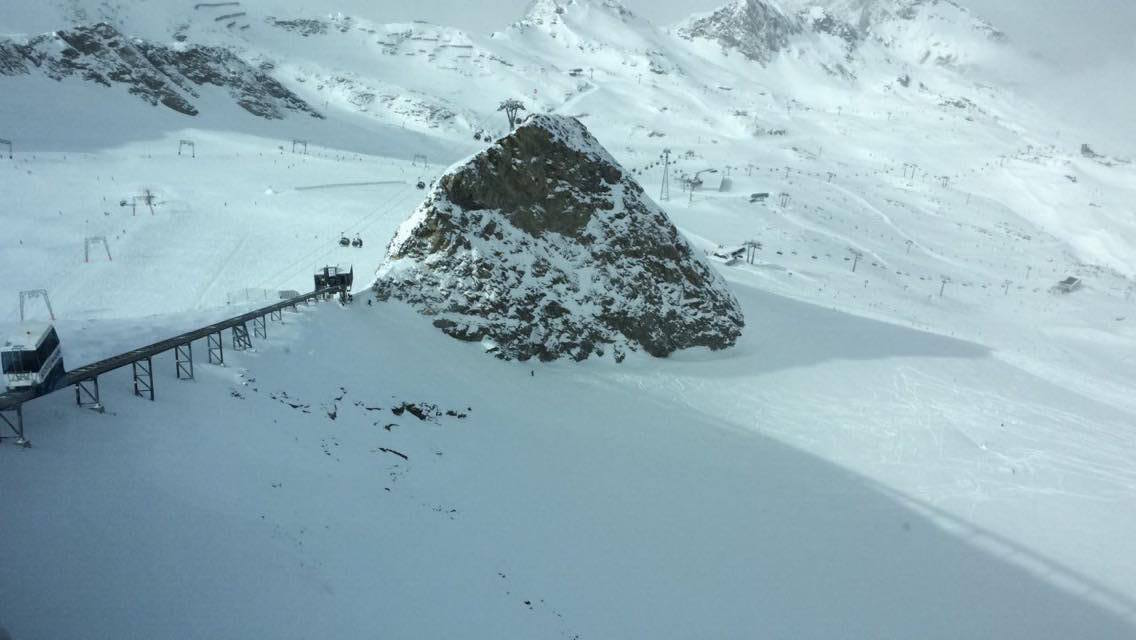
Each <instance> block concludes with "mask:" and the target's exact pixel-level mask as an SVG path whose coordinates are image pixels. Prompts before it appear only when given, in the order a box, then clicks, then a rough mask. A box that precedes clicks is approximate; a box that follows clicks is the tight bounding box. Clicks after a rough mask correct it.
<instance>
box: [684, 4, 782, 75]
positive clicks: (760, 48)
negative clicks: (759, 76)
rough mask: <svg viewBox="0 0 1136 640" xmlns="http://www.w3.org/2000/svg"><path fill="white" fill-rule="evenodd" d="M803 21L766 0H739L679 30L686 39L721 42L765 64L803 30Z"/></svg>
mask: <svg viewBox="0 0 1136 640" xmlns="http://www.w3.org/2000/svg"><path fill="white" fill-rule="evenodd" d="M801 31H802V29H801V23H800V22H799V21H798V20H797V19H796V18H794V17H791V16H789V15H787V14H785V13H784V12H782V11H781V9H780V8H778V7H776V6H775V5H771V4H767V3H765V2H763V1H762V0H736V1H735V2H733V3H731V4H728V5H726V6H724V7H722V8H720V9H718V10H717V11H715V12H713V13H711V14H710V15H708V16H705V17H702V18H695V19H693V20H691V21H690V22H689V23H688V24H686V25H685V26H683V27H681V28H680V29H679V35H681V36H682V37H684V38H688V39H694V38H704V39H707V40H715V41H717V42H718V43H719V44H720V45H721V46H722V48H723V49H733V50H736V51H738V52H739V53H741V54H742V55H744V56H745V57H747V58H749V59H750V60H754V61H757V62H761V63H767V62H769V61H770V60H772V59H773V56H774V55H775V54H777V53H778V52H779V51H781V50H783V49H785V48H787V47H788V46H789V38H790V37H791V36H793V35H796V34H798V33H801Z"/></svg>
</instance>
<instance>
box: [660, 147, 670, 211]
mask: <svg viewBox="0 0 1136 640" xmlns="http://www.w3.org/2000/svg"><path fill="white" fill-rule="evenodd" d="M670 199H671V150H670V149H663V184H662V186H661V187H659V200H670Z"/></svg>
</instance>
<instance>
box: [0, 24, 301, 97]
mask: <svg viewBox="0 0 1136 640" xmlns="http://www.w3.org/2000/svg"><path fill="white" fill-rule="evenodd" d="M31 73H42V74H43V75H45V76H47V77H49V78H52V79H54V80H62V79H64V78H72V77H74V78H81V79H83V80H87V81H90V82H96V83H98V84H101V85H105V86H108V87H110V86H124V87H125V88H126V90H127V91H129V92H130V93H131V94H133V95H136V96H138V97H139V98H141V99H143V100H145V101H146V102H149V103H150V104H152V105H158V104H161V105H164V106H166V107H168V108H170V109H173V110H174V111H177V112H179V113H184V114H186V115H190V116H193V115H197V113H198V108H197V106H196V105H195V101H196V100H197V99H198V98H200V97H201V93H200V89H201V88H202V87H205V86H216V87H221V88H224V89H226V90H228V92H229V94H230V95H231V96H232V97H233V99H234V100H235V101H236V103H237V104H239V105H240V106H241V107H242V108H244V109H245V110H246V111H248V112H249V113H251V114H253V115H256V116H259V117H261V118H268V119H280V118H283V117H284V116H285V115H286V114H287V113H288V112H290V111H291V112H297V113H304V114H307V115H309V116H312V117H315V118H322V117H323V116H322V115H320V114H319V113H318V112H317V111H316V110H315V109H313V108H312V107H311V106H309V105H308V104H307V103H306V102H304V101H303V100H301V99H300V98H299V97H298V96H297V95H296V94H294V93H292V92H291V91H289V90H288V89H287V88H286V87H284V85H282V84H280V83H279V82H277V81H276V80H274V79H273V78H271V77H270V76H268V75H266V74H265V73H264V72H262V71H260V70H259V69H257V68H255V67H253V66H251V65H249V64H248V63H247V62H245V61H244V60H242V59H241V58H239V57H238V56H237V55H236V54H234V53H233V52H231V51H229V50H228V49H224V48H221V47H207V46H199V45H187V44H181V43H179V44H178V45H176V46H165V45H158V44H154V43H151V42H146V41H143V40H139V39H130V38H127V37H125V36H123V35H122V34H121V33H120V32H119V31H118V30H116V29H115V28H114V27H112V26H111V25H109V24H105V23H99V24H95V25H92V26H83V27H75V28H73V29H69V30H65V31H56V32H53V33H50V34H46V35H42V36H37V37H35V38H33V39H31V40H30V41H28V42H27V43H22V44H21V43H16V42H3V41H0V76H3V75H7V76H16V75H26V74H31Z"/></svg>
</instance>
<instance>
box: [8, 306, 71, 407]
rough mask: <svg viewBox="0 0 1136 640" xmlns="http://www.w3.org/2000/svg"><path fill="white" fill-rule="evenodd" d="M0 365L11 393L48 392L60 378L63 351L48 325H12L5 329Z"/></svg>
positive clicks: (53, 328)
mask: <svg viewBox="0 0 1136 640" xmlns="http://www.w3.org/2000/svg"><path fill="white" fill-rule="evenodd" d="M0 336H2V337H3V344H2V345H0V365H2V367H3V370H4V381H5V382H6V383H7V384H8V388H9V389H11V390H13V391H27V390H34V391H51V390H52V389H54V388H55V384H56V383H57V382H59V379H60V378H61V377H63V350H62V349H61V348H60V345H59V335H58V334H56V333H55V326H54V325H51V324H49V323H28V324H20V325H15V326H14V327H12V328H8V329H6V330H4V332H3V334H0Z"/></svg>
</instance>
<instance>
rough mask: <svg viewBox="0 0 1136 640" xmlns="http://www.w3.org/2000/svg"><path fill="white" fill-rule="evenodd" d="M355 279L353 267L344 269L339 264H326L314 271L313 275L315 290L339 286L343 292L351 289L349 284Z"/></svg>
mask: <svg viewBox="0 0 1136 640" xmlns="http://www.w3.org/2000/svg"><path fill="white" fill-rule="evenodd" d="M354 280H355V268H354V267H352V268H351V269H349V270H346V271H345V270H344V269H343V268H342V267H339V266H327V267H324V268H323V269H320V270H319V271H317V272H316V275H315V286H316V288H315V290H316V291H319V290H320V289H327V288H328V287H339V288H341V289H342V290H343V292H344V293H346V292H348V291H350V290H351V284H352V283H353V282H354Z"/></svg>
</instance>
